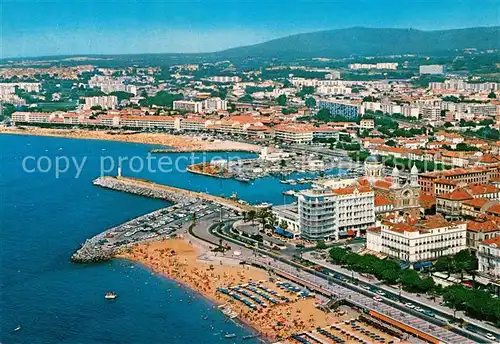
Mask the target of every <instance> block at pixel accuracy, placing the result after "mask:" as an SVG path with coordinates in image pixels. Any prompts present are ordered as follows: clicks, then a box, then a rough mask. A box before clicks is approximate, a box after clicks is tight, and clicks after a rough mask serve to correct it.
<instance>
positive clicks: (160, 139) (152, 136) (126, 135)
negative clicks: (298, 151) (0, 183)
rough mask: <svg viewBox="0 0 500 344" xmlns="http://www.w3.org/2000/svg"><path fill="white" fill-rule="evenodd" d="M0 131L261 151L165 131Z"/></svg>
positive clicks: (188, 148) (3, 130) (186, 148)
mask: <svg viewBox="0 0 500 344" xmlns="http://www.w3.org/2000/svg"><path fill="white" fill-rule="evenodd" d="M0 134H19V135H34V136H53V137H66V138H74V139H89V140H108V141H120V142H134V143H144V144H152V145H161V146H165V147H170V148H172V149H174V150H175V151H176V152H179V151H180V152H183V151H184V152H208V151H246V152H258V151H260V147H259V146H257V145H253V144H248V143H242V142H234V141H214V142H209V141H207V140H202V139H201V138H199V137H193V136H182V135H171V134H166V133H144V132H133V133H130V132H126V131H123V130H102V131H97V130H83V129H48V128H38V127H22V128H0Z"/></svg>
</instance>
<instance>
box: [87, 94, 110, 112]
mask: <svg viewBox="0 0 500 344" xmlns="http://www.w3.org/2000/svg"><path fill="white" fill-rule="evenodd" d="M83 99H84V100H85V104H83V109H84V110H90V109H92V107H94V106H100V107H101V109H103V110H106V109H111V110H114V109H116V107H117V106H118V98H117V97H116V96H96V97H83Z"/></svg>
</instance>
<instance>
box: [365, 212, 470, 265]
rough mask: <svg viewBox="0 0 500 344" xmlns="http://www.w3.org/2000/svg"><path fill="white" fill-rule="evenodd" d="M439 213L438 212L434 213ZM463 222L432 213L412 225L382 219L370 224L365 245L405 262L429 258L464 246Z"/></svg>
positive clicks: (451, 252)
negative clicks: (450, 220)
mask: <svg viewBox="0 0 500 344" xmlns="http://www.w3.org/2000/svg"><path fill="white" fill-rule="evenodd" d="M438 217H439V216H438ZM466 241H467V224H466V223H453V222H446V221H444V219H443V218H439V219H438V218H436V217H432V218H430V219H428V220H425V221H422V222H419V223H418V224H416V225H409V224H407V223H393V222H388V221H383V222H382V226H381V227H377V228H370V229H369V230H368V231H367V235H366V248H367V249H368V250H371V251H375V252H380V253H383V254H385V255H387V256H390V257H394V258H397V259H400V260H404V261H408V262H418V261H429V260H435V259H438V258H439V257H441V256H447V255H452V254H455V253H458V252H459V251H461V250H463V249H465V248H467V244H466Z"/></svg>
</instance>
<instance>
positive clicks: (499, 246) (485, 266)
mask: <svg viewBox="0 0 500 344" xmlns="http://www.w3.org/2000/svg"><path fill="white" fill-rule="evenodd" d="M477 255H478V258H479V272H482V273H485V274H488V275H490V276H492V277H493V278H500V236H497V237H495V238H492V239H489V240H485V241H483V242H482V243H481V244H480V245H479V250H478V251H477Z"/></svg>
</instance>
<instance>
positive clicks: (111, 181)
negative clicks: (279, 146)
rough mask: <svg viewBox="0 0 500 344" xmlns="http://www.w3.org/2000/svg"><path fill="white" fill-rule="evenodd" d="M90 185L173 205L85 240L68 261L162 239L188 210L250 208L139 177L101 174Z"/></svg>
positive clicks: (100, 257)
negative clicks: (173, 204) (164, 201)
mask: <svg viewBox="0 0 500 344" xmlns="http://www.w3.org/2000/svg"><path fill="white" fill-rule="evenodd" d="M92 184H93V185H95V186H99V187H102V188H106V189H111V190H116V191H121V192H127V193H130V194H134V195H139V196H143V197H149V198H157V199H162V200H166V201H169V202H172V203H175V204H176V205H175V206H172V207H169V208H163V209H160V210H157V211H155V212H152V213H149V214H146V215H143V216H141V217H138V218H136V219H133V220H130V221H128V222H125V223H123V224H121V225H119V226H116V227H113V228H111V229H108V230H106V231H104V232H102V233H100V234H98V235H96V236H94V237H93V238H90V239H87V240H86V241H85V243H83V244H82V246H81V247H80V248H79V249H78V250H77V251H75V253H73V255H72V256H71V261H73V262H76V263H97V262H101V261H106V260H109V259H111V258H113V257H114V256H115V255H116V254H117V253H118V252H119V251H121V250H123V249H126V248H127V247H128V246H129V245H131V244H135V243H138V242H145V241H151V240H163V239H165V238H168V237H170V236H171V235H175V234H174V233H175V232H176V231H177V230H179V229H180V228H181V227H182V226H183V225H184V224H185V223H186V222H187V221H189V219H190V218H191V214H192V213H196V212H198V213H200V212H203V213H204V214H205V215H206V214H208V213H213V212H215V211H216V210H217V209H218V208H217V207H218V206H220V205H222V206H224V207H226V208H229V209H232V210H234V211H238V212H242V211H249V210H251V209H253V207H251V206H249V205H245V204H240V203H238V202H236V201H234V200H231V199H226V198H223V197H217V196H212V195H208V194H205V193H201V192H194V191H189V190H185V189H180V188H175V187H171V186H167V185H161V184H156V183H153V182H150V181H147V180H142V179H135V178H126V177H111V176H105V177H99V178H97V179H95V180H94V181H93V182H92Z"/></svg>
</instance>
